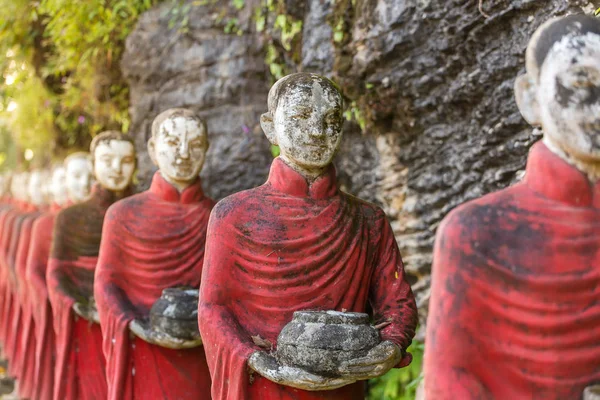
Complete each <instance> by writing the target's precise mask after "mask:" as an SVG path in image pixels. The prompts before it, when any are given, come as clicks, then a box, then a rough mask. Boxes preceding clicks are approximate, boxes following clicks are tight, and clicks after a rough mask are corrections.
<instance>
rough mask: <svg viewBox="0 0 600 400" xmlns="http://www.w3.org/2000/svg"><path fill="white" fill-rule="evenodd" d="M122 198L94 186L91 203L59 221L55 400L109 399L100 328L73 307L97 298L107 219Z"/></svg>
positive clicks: (51, 269)
mask: <svg viewBox="0 0 600 400" xmlns="http://www.w3.org/2000/svg"><path fill="white" fill-rule="evenodd" d="M119 198H121V197H118V196H116V195H115V194H114V193H113V192H111V191H109V190H106V189H104V188H102V187H101V186H100V185H98V184H96V185H95V186H94V188H93V190H92V195H91V197H90V198H89V199H88V200H86V201H84V202H82V203H79V204H75V205H73V206H71V207H67V208H65V209H63V210H62V211H60V212H59V213H58V215H57V216H56V221H55V224H54V233H53V235H54V237H53V242H52V249H51V251H50V259H49V262H48V268H47V272H46V282H47V286H48V295H49V297H50V303H51V304H52V314H53V320H54V332H55V335H56V338H55V339H56V357H57V358H56V369H55V376H54V396H53V397H54V399H55V400H87V399H90V400H97V399H102V400H104V399H106V393H107V385H106V361H105V359H104V354H103V352H102V332H101V329H100V325H99V324H97V323H93V322H89V321H87V320H85V319H83V318H80V317H79V316H77V315H76V314H75V312H74V311H73V309H72V307H73V304H74V303H75V298H74V296H78V297H80V299H78V301H86V300H87V299H88V298H89V297H91V296H92V295H93V277H94V270H95V268H96V263H97V261H98V251H99V249H100V239H101V237H102V223H103V221H104V215H105V213H106V210H107V209H108V207H109V206H110V205H111V204H113V203H114V202H115V201H117V200H119Z"/></svg>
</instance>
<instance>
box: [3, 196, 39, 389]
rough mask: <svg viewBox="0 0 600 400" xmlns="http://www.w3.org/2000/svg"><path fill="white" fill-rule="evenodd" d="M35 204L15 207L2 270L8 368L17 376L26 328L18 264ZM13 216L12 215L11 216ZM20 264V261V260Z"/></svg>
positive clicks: (28, 232) (25, 242)
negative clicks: (19, 285) (3, 269)
mask: <svg viewBox="0 0 600 400" xmlns="http://www.w3.org/2000/svg"><path fill="white" fill-rule="evenodd" d="M31 211H32V208H31V206H30V205H29V204H27V203H24V202H19V203H18V205H17V207H16V208H15V209H14V213H13V214H12V216H9V217H8V218H10V221H11V222H9V223H11V226H10V228H9V230H10V237H9V238H7V239H8V246H7V249H6V253H5V254H6V265H5V267H6V269H5V271H4V272H3V275H4V277H5V279H6V280H5V285H6V286H5V292H4V293H5V295H4V296H5V310H4V311H5V315H4V318H5V320H4V321H3V323H4V324H5V325H4V326H3V329H4V334H3V337H4V340H5V342H4V348H5V351H6V358H7V359H8V361H9V365H8V367H9V368H8V372H9V374H10V375H11V376H14V377H16V378H18V379H21V378H22V370H21V368H22V366H23V362H22V361H23V360H22V357H21V355H22V351H21V339H22V333H23V331H24V329H25V322H24V321H25V318H23V307H22V306H21V299H20V297H19V291H18V276H17V272H18V270H19V268H18V266H17V264H18V261H20V259H21V257H19V255H20V254H22V251H23V248H27V246H28V245H29V238H30V234H31V229H30V228H31V225H30V224H31V214H30V212H31ZM11 217H12V218H11ZM19 264H20V263H19Z"/></svg>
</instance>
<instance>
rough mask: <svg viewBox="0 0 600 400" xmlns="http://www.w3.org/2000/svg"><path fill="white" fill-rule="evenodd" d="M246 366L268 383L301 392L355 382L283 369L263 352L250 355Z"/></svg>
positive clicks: (337, 386)
mask: <svg viewBox="0 0 600 400" xmlns="http://www.w3.org/2000/svg"><path fill="white" fill-rule="evenodd" d="M248 366H249V367H250V368H251V369H252V370H254V371H256V372H257V373H258V374H259V375H261V376H264V377H265V378H267V379H268V380H270V381H273V382H275V383H278V384H280V385H284V386H290V387H293V388H296V389H302V390H310V391H316V390H332V389H337V388H339V387H342V386H346V385H349V384H351V383H354V382H356V379H353V378H347V377H342V378H328V377H324V376H320V375H315V374H313V373H310V372H308V371H305V370H303V369H300V368H294V367H288V366H286V367H283V366H282V365H280V364H279V362H277V359H276V358H275V357H273V356H272V355H270V354H268V353H266V352H264V351H255V352H254V353H252V355H251V356H250V358H249V359H248Z"/></svg>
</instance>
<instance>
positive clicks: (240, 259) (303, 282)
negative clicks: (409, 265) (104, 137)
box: [198, 73, 417, 400]
mask: <svg viewBox="0 0 600 400" xmlns="http://www.w3.org/2000/svg"><path fill="white" fill-rule="evenodd" d="M342 107H343V102H342V96H341V93H340V91H339V89H338V88H337V86H336V85H335V84H334V83H333V82H332V81H330V80H329V79H327V78H324V77H322V76H319V75H315V74H310V73H298V74H292V75H288V76H286V77H284V78H282V79H280V80H279V81H277V82H276V83H275V85H274V86H273V87H272V88H271V90H270V92H269V97H268V112H267V113H265V114H263V115H262V117H261V125H262V128H263V130H264V131H265V134H266V136H267V138H268V139H269V140H270V141H271V143H273V144H274V145H277V146H279V148H280V151H281V153H280V156H279V157H278V158H276V159H275V160H274V161H273V164H272V165H271V171H270V174H269V178H268V180H267V182H266V183H265V184H264V185H262V186H260V187H258V188H255V189H251V190H247V191H244V192H240V193H236V194H234V195H231V196H229V197H227V198H225V199H223V200H221V201H220V202H219V203H218V204H217V205H216V206H215V209H214V210H213V212H212V214H211V219H210V222H209V227H208V238H207V241H206V255H205V263H204V270H203V275H202V283H201V289H200V303H199V308H198V320H199V325H200V332H201V334H202V340H203V343H204V349H205V352H206V356H207V360H208V365H209V368H210V370H211V376H212V379H213V381H212V398H213V399H214V400H242V399H244V400H246V399H278V400H283V399H286V400H287V399H290V400H291V399H302V400H312V399H333V400H336V399H339V400H342V399H343V400H352V399H364V392H365V391H364V382H363V380H365V379H370V378H374V377H377V376H381V375H383V374H384V373H386V372H387V371H388V370H390V369H391V368H393V367H403V366H406V365H408V364H409V363H410V362H411V360H412V356H411V355H410V353H407V352H406V349H407V348H408V346H409V345H410V343H411V340H412V338H413V336H414V334H415V326H416V324H417V310H416V304H415V299H414V296H413V293H412V290H411V288H410V285H409V284H408V282H407V280H406V276H405V273H404V267H403V264H402V259H401V257H400V251H399V250H398V245H397V244H396V241H395V239H394V234H393V232H392V229H391V227H390V224H389V222H388V221H387V219H386V216H385V214H384V212H383V211H382V210H381V209H380V208H379V207H377V206H375V205H373V204H370V203H367V202H365V201H362V200H360V199H357V198H355V197H353V196H351V195H348V194H346V193H344V192H342V191H340V190H339V188H338V185H337V183H336V171H335V168H334V167H333V165H332V160H333V157H334V155H335V154H336V152H337V150H338V148H339V145H340V141H341V139H342V121H343V116H342ZM306 310H308V312H304V311H306ZM295 312H298V313H295ZM367 312H369V314H370V316H369V315H367V314H364V313H367ZM351 313H352V314H351ZM359 313H363V314H359ZM296 317H299V318H300V319H302V318H306V320H305V322H306V324H304V323H300V324H298V325H297V327H300V328H302V329H304V328H306V326H307V324H309V322H310V321H309V320H312V322H310V323H313V325H315V326H316V325H319V324H318V323H317V324H315V322H318V320H319V318H323V321H326V320H338V321H339V322H343V321H350V320H351V319H355V320H363V322H364V320H365V318H366V320H367V322H368V321H369V319H371V320H372V321H373V323H374V324H376V326H378V327H379V329H380V331H379V332H375V334H376V338H377V340H378V341H379V336H380V337H381V341H380V342H379V343H378V344H377V345H376V346H373V347H372V348H369V351H368V352H366V353H364V354H363V355H362V356H358V357H354V358H349V359H346V360H343V361H341V362H339V363H331V362H330V361H331V360H329V359H328V357H327V356H324V357H322V358H321V359H320V360H318V359H317V360H316V363H315V364H317V365H315V366H316V367H318V364H319V361H320V363H322V364H324V365H325V364H330V365H331V366H332V370H330V371H329V372H328V373H327V374H325V373H316V372H314V371H313V370H309V369H308V368H300V367H297V366H294V365H292V364H286V363H284V362H282V361H281V359H280V358H279V357H277V356H276V353H273V352H272V351H271V350H274V349H275V348H276V347H277V346H278V345H279V344H281V343H278V337H281V336H280V333H281V334H282V335H283V332H282V328H284V326H286V327H287V324H288V323H290V322H291V321H292V319H295V318H296ZM321 325H322V324H321ZM303 327H304V328H303ZM365 328H366V327H365ZM288 331H289V330H288ZM342 331H343V332H346V331H345V330H344V329H342V330H340V332H342ZM367 331H368V329H367ZM328 332H329V333H331V330H330V331H328ZM371 332H372V331H371ZM292 336H293V335H292ZM296 336H298V335H296ZM302 336H304V337H305V338H308V339H311V338H313V339H314V338H315V336H314V335H311V334H310V333H308V335H306V332H304V334H303V335H302ZM329 338H330V339H333V340H332V341H333V342H334V343H331V342H330V341H328V343H325V341H324V342H323V343H321V344H322V345H323V346H324V347H326V346H333V347H335V346H336V343H335V337H333V338H331V337H329ZM288 339H289V335H288ZM317 341H318V340H317ZM339 342H340V343H339V345H340V346H345V344H346V341H345V339H344V340H341V338H340V340H339ZM286 343H288V342H286ZM313 344H314V343H313ZM293 345H294V343H293V340H292V342H291V346H292V347H293ZM314 345H315V346H317V347H316V348H317V350H318V346H319V343H316V344H314ZM286 348H287V347H286ZM314 349H315V347H313V350H314ZM279 350H281V348H277V351H279ZM333 350H334V349H332V351H328V352H325V351H321V352H319V351H317V352H316V354H315V353H314V352H313V353H311V354H314V355H316V356H317V357H318V356H319V354H320V353H326V354H334V353H336V352H335V351H333ZM336 354H337V355H340V354H339V352H337V353H336ZM342 355H343V354H342Z"/></svg>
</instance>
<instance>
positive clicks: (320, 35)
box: [122, 0, 600, 317]
mask: <svg viewBox="0 0 600 400" xmlns="http://www.w3.org/2000/svg"><path fill="white" fill-rule="evenodd" d="M204 3H206V4H204ZM222 3H223V4H222ZM229 3H230V2H228V1H222V2H218V1H210V0H209V1H204V2H198V1H196V2H190V3H187V4H188V7H185V6H182V5H176V6H174V5H173V4H172V3H171V2H167V3H164V4H163V5H161V6H159V7H157V8H156V9H154V10H151V11H149V12H147V13H146V14H144V15H143V16H142V17H141V18H140V21H139V23H138V26H137V28H136V30H135V31H134V33H132V34H131V36H130V37H129V39H128V41H127V51H126V54H125V56H124V57H123V60H122V68H123V72H124V74H125V76H126V77H127V79H128V80H129V83H130V85H131V100H132V101H131V103H132V107H131V115H132V120H133V121H132V133H133V134H134V135H135V136H136V140H137V145H138V150H139V151H140V152H141V160H140V161H141V162H140V171H141V176H140V177H141V185H142V187H144V186H146V185H147V184H148V183H149V178H150V174H151V172H152V171H153V167H152V165H151V163H150V160H149V158H148V156H147V153H146V148H145V142H146V140H147V138H148V137H149V135H150V125H151V122H152V119H153V118H154V116H156V115H157V114H158V113H159V112H161V111H163V110H165V109H167V108H171V107H190V108H192V109H195V110H197V111H198V112H199V113H200V114H201V115H203V116H204V117H205V118H206V119H207V121H208V127H209V131H210V138H211V148H210V150H209V157H208V160H207V164H206V166H205V168H204V171H203V173H202V176H203V179H204V186H205V188H206V191H207V193H208V194H209V195H210V196H212V197H214V198H215V199H220V198H222V197H224V196H226V195H229V194H231V193H233V192H236V191H239V190H243V189H246V188H250V187H253V186H257V185H259V184H261V183H263V182H264V180H265V178H266V175H267V173H268V166H269V163H270V160H271V158H272V156H271V153H270V146H269V143H268V142H267V140H266V139H265V138H264V135H263V134H262V131H261V129H260V126H259V124H258V121H259V116H260V114H261V113H262V112H264V111H265V110H266V97H267V93H268V89H269V87H270V85H271V83H272V81H273V77H272V76H271V72H273V71H275V72H276V73H277V69H278V68H282V69H283V70H284V71H286V72H295V71H314V72H318V73H321V74H324V75H327V76H330V77H332V78H333V79H334V80H336V81H337V82H338V83H339V84H340V87H341V88H342V90H343V92H344V94H345V96H346V99H347V101H348V110H349V114H351V115H352V118H351V120H352V121H351V122H348V123H347V124H346V126H345V130H346V136H345V138H344V143H343V146H342V150H341V152H340V154H339V156H338V158H337V161H336V165H337V167H338V171H339V174H340V180H341V183H342V186H343V187H344V189H345V190H346V191H348V192H350V193H352V194H355V195H357V196H359V197H362V198H365V199H367V200H370V201H372V202H375V203H377V204H379V205H381V206H383V207H384V209H385V210H386V212H387V214H388V216H389V218H390V220H391V222H392V226H393V228H394V231H395V233H396V237H397V240H398V243H399V245H400V248H401V251H402V254H403V257H404V261H405V264H406V268H407V271H408V272H409V275H410V277H411V282H412V283H413V287H414V289H415V290H416V292H417V294H418V300H419V305H420V307H421V310H422V311H423V312H424V313H423V317H424V316H425V312H426V306H427V299H428V287H429V278H428V277H429V271H430V267H431V250H432V246H433V241H434V235H435V231H436V228H437V226H438V224H439V222H440V221H441V219H442V218H443V217H444V215H446V214H447V213H448V212H449V211H450V210H451V209H452V208H453V207H455V206H457V205H458V204H460V203H462V202H464V201H467V200H469V199H473V198H475V197H478V196H481V195H483V194H485V193H488V192H491V191H494V190H498V189H501V188H503V187H506V186H507V185H509V184H511V183H513V182H515V181H516V180H518V179H519V178H520V176H521V171H522V169H523V167H524V165H525V159H526V155H527V151H528V149H529V147H530V146H531V145H532V144H533V143H534V142H535V141H536V140H537V139H539V138H540V134H539V133H537V134H536V133H535V132H532V129H531V128H530V127H529V126H528V125H527V124H526V123H525V121H524V120H523V119H522V118H521V116H520V114H519V112H518V110H517V107H516V104H515V101H514V99H513V90H512V88H513V82H514V79H515V77H516V76H517V75H518V74H519V73H522V72H523V71H524V51H525V47H526V45H527V42H528V40H529V37H530V36H531V34H532V33H533V31H534V30H535V29H536V28H537V27H538V26H539V25H540V24H541V23H542V22H544V21H545V20H547V19H548V18H549V17H551V16H555V15H563V14H565V13H568V12H581V11H582V9H584V10H585V11H586V12H588V13H589V12H591V11H592V10H593V8H594V4H592V3H593V2H588V1H577V0H549V1H536V0H512V1H509V0H483V1H482V2H481V6H482V10H483V13H484V14H486V15H487V16H484V15H483V14H482V13H481V12H480V10H479V7H478V6H479V5H478V1H477V0H412V1H409V0H306V1H292V0H285V1H284V0H280V1H279V2H277V1H271V2H270V3H269V2H268V1H266V0H263V1H259V0H246V2H245V3H244V4H243V7H241V8H240V9H238V8H236V7H234V6H233V4H229ZM273 3H275V4H276V6H271V7H269V4H273ZM184 4H185V3H184ZM238 6H239V2H238ZM597 6H600V4H596V7H597ZM174 7H179V9H175V8H174ZM184 14H185V15H184ZM281 16H283V17H281ZM278 18H279V19H278ZM185 21H188V22H185ZM282 22H284V23H288V28H289V24H291V23H292V22H296V23H298V22H301V23H302V24H301V30H299V32H298V33H297V34H295V35H292V36H293V37H292V38H291V39H290V38H289V37H288V38H286V37H285V35H282V34H281V30H280V29H279V28H278V27H281V26H282ZM260 25H264V29H261V27H260ZM284 25H285V24H284ZM296 26H299V24H297V25H296ZM285 29H287V28H284V30H285ZM259 30H260V32H259ZM270 71H271V72H270Z"/></svg>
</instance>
